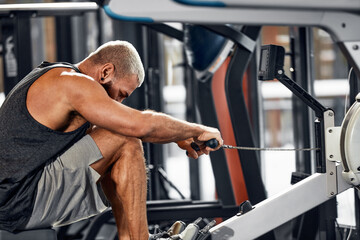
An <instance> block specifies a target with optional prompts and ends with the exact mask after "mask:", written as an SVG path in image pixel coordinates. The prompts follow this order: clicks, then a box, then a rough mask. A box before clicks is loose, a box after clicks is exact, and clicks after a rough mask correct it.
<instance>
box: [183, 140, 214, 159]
mask: <svg viewBox="0 0 360 240" xmlns="http://www.w3.org/2000/svg"><path fill="white" fill-rule="evenodd" d="M218 144H219V143H218V141H217V140H216V139H215V138H213V139H210V140H209V141H206V142H205V145H206V146H208V147H210V148H216V147H217V146H218ZM190 146H191V147H192V149H194V150H195V151H197V152H198V151H200V147H199V145H197V144H196V143H195V142H192V143H191V144H190ZM186 155H189V153H188V151H186Z"/></svg>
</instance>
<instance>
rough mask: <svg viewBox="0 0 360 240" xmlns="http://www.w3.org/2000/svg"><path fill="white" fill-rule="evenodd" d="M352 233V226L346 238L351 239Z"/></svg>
mask: <svg viewBox="0 0 360 240" xmlns="http://www.w3.org/2000/svg"><path fill="white" fill-rule="evenodd" d="M351 233H352V228H350V231H349V235H348V236H347V238H346V240H350V237H351Z"/></svg>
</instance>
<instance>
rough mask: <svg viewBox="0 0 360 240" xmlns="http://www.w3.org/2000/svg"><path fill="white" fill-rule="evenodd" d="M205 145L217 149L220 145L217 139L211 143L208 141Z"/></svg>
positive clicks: (211, 140)
mask: <svg viewBox="0 0 360 240" xmlns="http://www.w3.org/2000/svg"><path fill="white" fill-rule="evenodd" d="M205 145H206V146H208V147H210V148H216V147H217V146H218V145H219V143H218V141H217V140H216V139H215V138H213V139H210V140H209V141H206V142H205Z"/></svg>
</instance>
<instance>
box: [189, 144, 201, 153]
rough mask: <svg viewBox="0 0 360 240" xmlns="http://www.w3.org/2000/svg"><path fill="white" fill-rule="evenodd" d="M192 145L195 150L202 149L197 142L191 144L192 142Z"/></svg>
mask: <svg viewBox="0 0 360 240" xmlns="http://www.w3.org/2000/svg"><path fill="white" fill-rule="evenodd" d="M190 146H191V147H192V149H194V150H195V151H197V152H198V151H200V147H199V145H197V144H196V143H195V142H192V143H191V144H190Z"/></svg>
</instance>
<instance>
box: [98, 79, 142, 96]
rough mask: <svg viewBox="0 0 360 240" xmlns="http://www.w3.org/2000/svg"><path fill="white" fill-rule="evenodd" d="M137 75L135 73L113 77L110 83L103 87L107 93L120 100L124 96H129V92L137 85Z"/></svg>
mask: <svg viewBox="0 0 360 240" xmlns="http://www.w3.org/2000/svg"><path fill="white" fill-rule="evenodd" d="M138 84H139V82H138V77H137V75H136V74H132V75H128V76H126V77H121V78H117V79H115V78H114V79H113V80H112V81H111V83H110V84H106V86H104V87H105V89H106V91H107V93H108V95H109V96H110V97H111V98H112V99H114V100H116V101H118V102H122V101H123V100H124V99H125V98H127V97H129V96H130V95H131V93H132V92H133V91H134V90H135V89H136V88H137V87H138Z"/></svg>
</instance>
